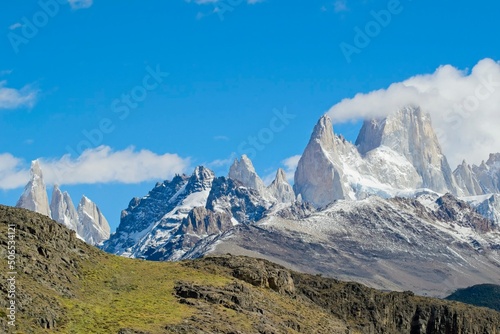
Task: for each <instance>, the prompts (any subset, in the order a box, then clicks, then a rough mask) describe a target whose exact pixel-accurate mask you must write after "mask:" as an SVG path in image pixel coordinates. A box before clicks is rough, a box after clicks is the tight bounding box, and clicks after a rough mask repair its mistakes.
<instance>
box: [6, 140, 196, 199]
mask: <svg viewBox="0 0 500 334" xmlns="http://www.w3.org/2000/svg"><path fill="white" fill-rule="evenodd" d="M189 164H190V161H189V159H184V158H181V157H179V156H178V155H176V154H168V153H167V154H163V155H158V154H156V153H153V152H151V151H148V150H140V151H136V150H135V149H134V148H133V147H129V148H127V149H125V150H122V151H113V150H112V149H111V148H110V147H108V146H100V147H98V148H95V149H88V150H85V151H84V152H83V153H82V155H80V156H79V157H78V158H77V159H71V157H70V156H69V155H64V156H63V157H61V158H59V159H44V158H41V159H40V165H41V167H42V171H43V174H44V180H45V183H46V184H59V185H76V184H96V183H124V184H135V183H140V182H144V181H152V180H159V179H161V180H163V179H168V178H172V177H173V176H174V175H175V174H180V173H183V172H186V171H187V169H188V168H189ZM26 165H27V164H26V163H24V164H23V162H22V160H21V159H18V158H15V157H13V156H12V155H10V154H8V153H7V154H2V155H0V189H16V188H20V187H23V186H24V185H25V184H26V183H27V182H28V179H29V172H28V169H27V168H26V167H24V168H22V166H26Z"/></svg>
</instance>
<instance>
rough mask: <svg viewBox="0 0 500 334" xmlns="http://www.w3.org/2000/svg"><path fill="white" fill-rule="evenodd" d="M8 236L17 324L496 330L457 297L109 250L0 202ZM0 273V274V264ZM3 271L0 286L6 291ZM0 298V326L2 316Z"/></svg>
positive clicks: (0, 239)
mask: <svg viewBox="0 0 500 334" xmlns="http://www.w3.org/2000/svg"><path fill="white" fill-rule="evenodd" d="M0 221H1V224H0V245H2V247H0V253H1V254H0V255H1V256H3V257H4V258H5V257H6V254H7V241H8V239H7V227H8V226H9V225H10V226H15V231H16V232H15V233H16V238H17V239H16V240H17V244H16V246H17V248H16V251H17V257H16V263H17V264H16V266H17V268H18V274H17V277H16V318H15V321H16V322H15V323H16V331H17V332H19V333H96V334H100V333H102V334H113V333H117V334H118V333H120V334H130V333H135V334H138V333H142V334H157V333H158V334H160V333H200V334H201V333H223V334H224V333H225V334H230V333H245V334H254V333H255V334H258V333H276V334H293V333H311V334H312V333H324V334H335V333H367V334H368V333H377V334H378V333H381V334H382V333H389V334H391V333H415V334H417V333H428V334H437V333H470V334H482V333H491V334H496V333H500V313H499V312H497V311H494V310H491V309H488V308H479V307H474V306H470V305H465V304H461V303H458V302H451V301H444V300H439V299H432V298H425V297H419V296H415V295H414V294H413V293H411V292H401V293H398V292H382V291H378V290H375V289H371V288H368V287H366V286H364V285H362V284H359V283H352V282H342V281H339V280H336V279H332V278H326V277H322V276H320V275H308V274H303V273H300V272H297V271H292V270H289V269H286V268H285V267H282V266H280V265H277V264H274V263H271V262H269V261H266V260H262V259H255V258H250V257H241V256H231V255H224V256H220V257H206V258H203V259H199V260H194V261H183V262H150V261H142V260H136V259H127V258H124V257H119V256H114V255H110V254H107V253H104V252H102V251H99V250H98V249H96V248H94V247H91V246H89V245H87V244H85V243H84V242H82V241H81V240H79V239H78V238H77V236H76V234H75V232H74V231H71V230H69V229H68V228H66V227H65V226H63V225H61V224H58V223H56V222H55V221H52V220H50V219H49V218H48V217H46V216H44V215H41V214H37V213H34V212H30V211H28V210H24V209H18V208H10V207H5V206H0ZM2 275H4V274H3V273H2ZM7 289H8V287H7V280H6V279H5V277H2V280H0V290H1V291H2V292H3V293H5V292H6V291H7ZM6 308H7V304H6V299H3V298H2V299H0V315H1V316H0V331H2V332H7V331H9V330H11V328H9V325H8V323H7V317H6V314H5V310H6Z"/></svg>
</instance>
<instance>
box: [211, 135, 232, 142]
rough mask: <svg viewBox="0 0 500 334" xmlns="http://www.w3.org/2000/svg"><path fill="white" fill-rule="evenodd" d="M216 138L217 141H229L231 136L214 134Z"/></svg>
mask: <svg viewBox="0 0 500 334" xmlns="http://www.w3.org/2000/svg"><path fill="white" fill-rule="evenodd" d="M214 140H216V141H228V140H229V137H228V136H222V135H220V136H214Z"/></svg>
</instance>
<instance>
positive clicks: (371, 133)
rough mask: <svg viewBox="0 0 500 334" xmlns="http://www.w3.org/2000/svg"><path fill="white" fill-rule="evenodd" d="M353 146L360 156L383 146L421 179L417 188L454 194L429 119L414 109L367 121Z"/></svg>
mask: <svg viewBox="0 0 500 334" xmlns="http://www.w3.org/2000/svg"><path fill="white" fill-rule="evenodd" d="M356 145H357V147H358V150H359V152H360V153H361V154H362V155H366V154H367V153H368V152H370V151H372V150H374V149H377V148H379V147H381V146H386V147H388V148H390V149H391V150H393V151H394V152H396V153H398V154H400V155H401V156H403V157H404V158H406V159H407V160H408V161H409V162H410V163H411V165H413V166H414V167H415V170H416V171H417V173H418V174H419V175H420V177H421V178H422V184H421V185H418V187H425V188H429V189H433V190H435V191H438V192H442V193H445V192H452V193H454V194H456V193H457V189H456V184H455V182H454V179H453V176H452V172H451V168H450V166H449V164H448V161H447V159H446V157H445V156H444V154H443V152H442V149H441V146H440V144H439V141H438V138H437V135H436V133H435V132H434V129H433V127H432V122H431V117H430V115H429V114H426V113H424V112H423V111H422V110H421V108H420V107H418V106H406V107H404V108H401V109H399V110H397V111H396V112H394V113H392V114H390V115H389V116H387V118H385V119H384V120H367V121H365V122H364V124H363V127H362V129H361V131H360V133H359V136H358V139H357V140H356Z"/></svg>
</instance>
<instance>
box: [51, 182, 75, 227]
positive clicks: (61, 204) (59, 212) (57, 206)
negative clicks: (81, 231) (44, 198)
mask: <svg viewBox="0 0 500 334" xmlns="http://www.w3.org/2000/svg"><path fill="white" fill-rule="evenodd" d="M50 211H51V214H52V219H54V220H55V221H56V222H58V223H59V224H62V225H64V226H66V227H67V228H69V229H70V230H73V231H75V232H77V231H78V213H77V212H76V209H75V206H74V205H73V201H72V200H71V197H70V196H69V194H68V193H67V192H64V193H63V192H62V191H61V190H60V189H59V186H58V185H54V189H53V190H52V201H51V202H50Z"/></svg>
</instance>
